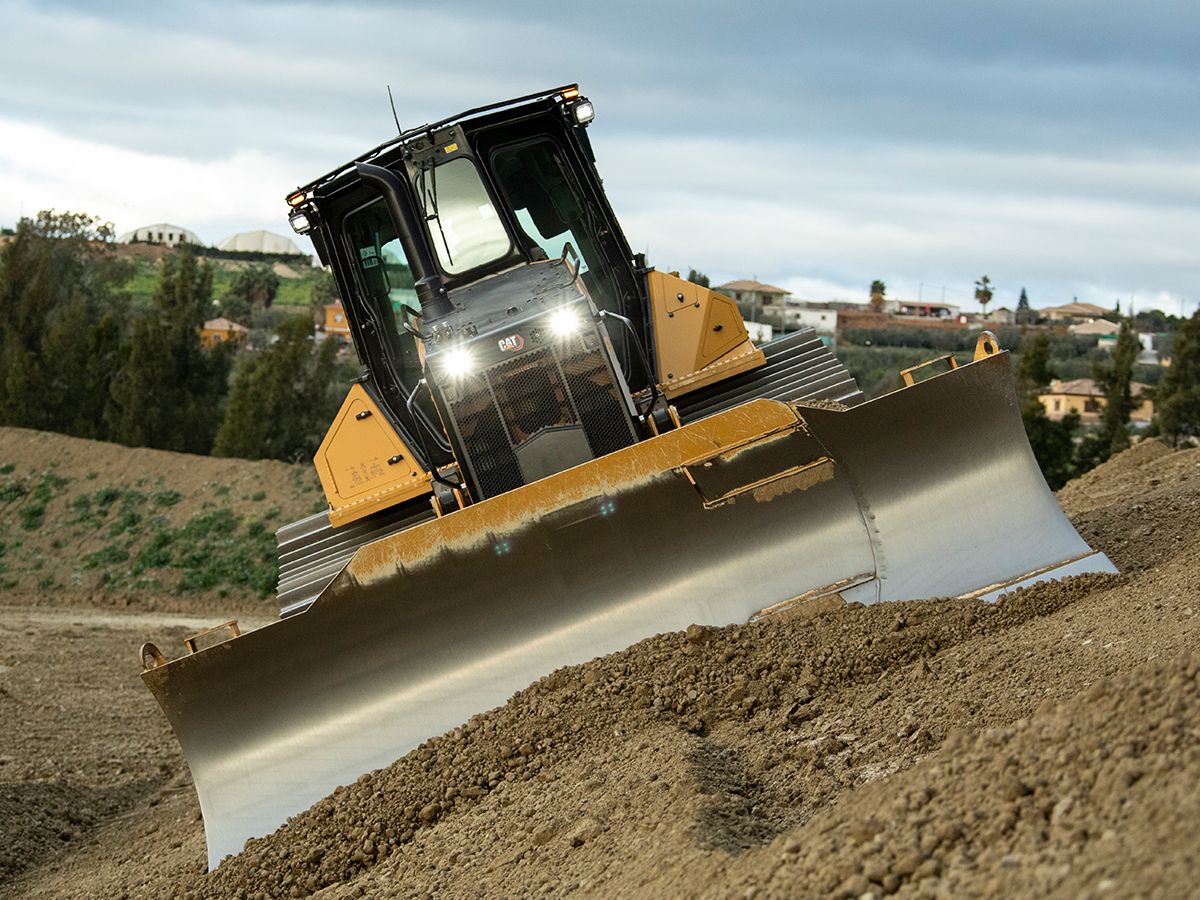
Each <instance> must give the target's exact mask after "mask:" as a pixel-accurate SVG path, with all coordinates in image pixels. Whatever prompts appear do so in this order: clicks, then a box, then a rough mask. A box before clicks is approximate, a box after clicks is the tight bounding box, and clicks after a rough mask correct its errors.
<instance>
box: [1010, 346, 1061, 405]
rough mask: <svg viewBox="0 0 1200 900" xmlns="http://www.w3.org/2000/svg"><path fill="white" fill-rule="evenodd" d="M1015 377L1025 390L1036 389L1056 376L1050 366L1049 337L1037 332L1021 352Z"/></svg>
mask: <svg viewBox="0 0 1200 900" xmlns="http://www.w3.org/2000/svg"><path fill="white" fill-rule="evenodd" d="M1017 377H1018V378H1019V379H1020V380H1021V382H1022V384H1023V385H1024V386H1025V389H1026V390H1033V391H1036V390H1037V389H1039V388H1044V387H1046V386H1047V385H1049V384H1050V382H1051V381H1053V380H1054V379H1055V378H1056V377H1057V376H1056V375H1055V373H1054V370H1053V369H1051V368H1050V338H1049V336H1048V335H1046V334H1045V333H1042V334H1039V335H1038V336H1037V337H1036V338H1034V339H1033V341H1032V342H1031V343H1030V344H1029V347H1028V349H1027V350H1025V352H1024V353H1022V354H1021V365H1020V367H1019V368H1018V370H1017Z"/></svg>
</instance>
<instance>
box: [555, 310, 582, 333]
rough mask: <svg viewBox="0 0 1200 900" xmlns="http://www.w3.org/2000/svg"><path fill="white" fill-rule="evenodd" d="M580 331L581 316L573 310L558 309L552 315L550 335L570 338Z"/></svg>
mask: <svg viewBox="0 0 1200 900" xmlns="http://www.w3.org/2000/svg"><path fill="white" fill-rule="evenodd" d="M578 330H579V314H578V313H577V312H575V310H573V309H566V308H563V309H556V310H555V311H554V312H552V313H551V314H550V333H551V334H553V335H554V336H555V337H560V338H565V337H570V336H571V335H573V334H574V333H575V332H577V331H578Z"/></svg>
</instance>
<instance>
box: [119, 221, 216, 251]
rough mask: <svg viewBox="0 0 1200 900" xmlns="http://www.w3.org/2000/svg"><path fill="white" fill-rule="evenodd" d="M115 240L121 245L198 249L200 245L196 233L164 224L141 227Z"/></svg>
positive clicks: (177, 226)
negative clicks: (157, 245) (155, 245)
mask: <svg viewBox="0 0 1200 900" xmlns="http://www.w3.org/2000/svg"><path fill="white" fill-rule="evenodd" d="M117 240H118V241H120V242H121V243H122V244H161V245H162V246H164V247H178V246H179V245H180V244H192V245H194V246H197V247H199V246H200V245H201V243H202V242H201V240H200V238H199V237H197V236H196V232H194V231H189V230H188V229H186V228H183V227H182V226H179V225H170V224H168V223H166V222H159V223H158V224H157V225H143V226H142V227H141V228H135V229H133V231H127V232H125V234H123V235H121V236H120V237H119V238H117Z"/></svg>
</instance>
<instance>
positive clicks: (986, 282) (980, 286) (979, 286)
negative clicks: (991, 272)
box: [975, 275, 992, 315]
mask: <svg viewBox="0 0 1200 900" xmlns="http://www.w3.org/2000/svg"><path fill="white" fill-rule="evenodd" d="M975 299H976V300H978V301H979V305H980V306H981V307H983V314H984V315H987V305H988V304H989V303H991V302H992V281H991V279H990V278H988V277H987V276H986V275H984V276H983V277H982V278H980V279H979V280H978V281H976V282H975Z"/></svg>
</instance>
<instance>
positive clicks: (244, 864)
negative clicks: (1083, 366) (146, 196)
mask: <svg viewBox="0 0 1200 900" xmlns="http://www.w3.org/2000/svg"><path fill="white" fill-rule="evenodd" d="M1060 501H1061V502H1062V504H1063V506H1064V508H1065V509H1066V511H1067V512H1068V514H1069V515H1070V516H1071V517H1072V518H1073V520H1074V521H1075V522H1076V523H1077V525H1078V527H1079V528H1080V530H1081V531H1082V532H1083V533H1084V534H1085V536H1086V537H1088V539H1089V540H1091V541H1092V542H1093V544H1094V546H1097V547H1098V548H1099V549H1103V550H1104V551H1106V552H1108V553H1109V554H1110V555H1111V556H1112V557H1113V559H1114V561H1115V562H1117V564H1118V565H1119V566H1121V567H1122V569H1123V571H1124V572H1125V574H1123V575H1120V576H1087V577H1083V578H1076V579H1071V580H1069V581H1067V582H1063V583H1058V584H1048V585H1039V586H1037V587H1035V588H1032V589H1029V590H1025V591H1022V592H1019V593H1017V594H1014V595H1011V596H1009V597H1008V598H1006V599H1005V600H1004V601H1003V602H1002V603H999V604H996V605H994V606H988V605H985V604H981V603H975V602H960V601H926V602H920V603H908V604H895V605H885V606H879V607H871V608H862V607H848V608H847V607H834V608H828V607H826V608H823V609H813V608H805V607H801V608H799V609H797V610H793V611H792V612H790V613H789V614H787V615H786V616H781V617H777V618H774V619H768V620H766V621H764V622H760V623H756V624H754V625H745V626H741V627H732V628H726V629H701V628H698V627H693V628H692V629H689V631H688V632H687V633H676V634H667V635H660V636H658V637H655V638H652V639H650V640H648V641H644V642H642V643H640V644H638V645H637V646H635V647H633V648H630V649H628V650H626V651H623V652H621V653H617V654H614V655H611V656H608V657H604V658H602V659H598V660H595V661H593V662H592V663H589V664H587V665H584V666H578V667H573V668H569V669H563V670H561V671H559V672H556V673H555V674H553V675H551V676H549V677H547V678H544V679H542V680H541V681H539V682H537V683H536V684H534V685H532V686H531V687H530V688H528V689H527V690H525V691H522V692H520V693H518V694H516V695H514V697H513V698H512V699H511V700H510V701H509V703H508V704H506V705H505V706H504V707H502V708H500V709H498V710H494V711H493V712H491V713H488V714H486V715H483V716H478V717H476V718H475V719H473V720H472V721H471V722H470V723H467V724H466V725H465V726H464V727H463V728H460V729H458V730H456V731H454V732H452V733H451V734H448V735H445V736H442V737H439V738H436V739H434V740H431V741H429V742H427V743H426V744H425V745H423V746H422V747H421V748H418V749H417V750H416V751H414V752H412V753H410V754H408V755H407V756H406V757H404V758H403V759H400V760H399V761H397V762H396V763H395V764H394V765H393V766H391V767H390V768H388V769H385V770H381V771H379V772H376V773H372V774H370V775H366V776H364V777H363V778H362V779H360V780H359V781H358V782H357V783H356V784H354V785H350V786H348V787H346V788H342V789H340V790H339V791H338V792H336V793H335V794H333V795H332V796H331V797H329V798H326V799H325V800H323V801H321V802H320V803H318V804H317V805H316V806H315V807H313V809H311V810H310V811H308V812H306V813H304V814H302V815H300V816H297V817H296V818H295V819H293V820H292V821H291V822H290V823H289V824H288V825H287V826H285V827H284V828H283V829H281V830H280V831H279V832H277V833H276V834H275V835H272V836H270V837H268V838H265V839H262V840H257V841H253V842H251V843H250V844H249V845H248V847H247V849H246V851H245V852H243V853H242V854H241V855H240V856H238V857H236V858H234V859H231V860H229V861H227V862H226V863H225V864H224V865H222V866H221V867H220V868H219V869H218V870H217V871H216V872H214V873H212V874H209V875H201V872H202V870H203V866H204V844H203V834H202V826H201V824H200V822H199V821H198V819H197V808H196V805H195V800H194V796H193V795H192V793H191V790H190V785H189V784H188V782H187V777H186V774H184V773H185V771H186V770H185V768H184V766H183V763H182V760H181V759H180V757H179V754H178V750H177V748H176V747H175V745H174V743H173V741H172V739H171V736H170V734H169V732H168V730H167V726H166V724H165V722H164V721H163V720H162V718H161V716H160V715H159V714H158V713H157V710H156V709H155V708H154V705H153V702H152V701H151V700H150V699H149V696H148V694H145V692H144V691H142V689H141V687H140V685H139V684H138V683H137V679H136V677H135V675H134V673H135V672H136V669H137V666H136V663H135V661H134V659H133V650H134V649H135V648H136V637H135V634H136V632H137V631H138V628H135V627H134V623H133V621H132V620H130V621H126V620H121V621H120V622H118V623H116V624H114V623H113V622H112V616H113V615H114V614H113V613H112V612H111V611H103V610H101V611H97V610H95V609H86V608H81V609H78V610H71V611H62V613H61V615H62V616H63V618H62V620H54V621H49V622H48V621H45V620H44V619H42V620H39V619H31V618H29V616H30V615H31V614H32V613H34V612H37V611H36V610H28V609H19V610H16V611H15V614H14V612H13V611H10V610H5V611H3V612H2V613H0V707H3V709H4V712H5V722H6V725H7V722H8V721H9V715H10V710H12V711H15V712H13V713H12V715H14V716H15V717H14V718H13V719H12V721H13V723H14V724H13V727H6V728H5V729H4V732H3V734H2V735H0V847H4V848H6V849H7V848H9V847H11V848H13V849H11V850H8V851H7V855H5V856H3V858H0V881H2V880H3V879H4V877H5V873H6V870H5V869H4V868H3V866H4V865H5V864H6V861H7V866H8V869H7V872H8V874H9V875H16V873H17V872H18V871H19V870H24V871H22V872H21V873H20V874H19V875H16V880H15V881H13V882H12V883H11V884H10V886H9V890H8V891H7V894H6V892H5V890H4V888H0V895H11V896H32V897H92V896H106V897H107V896H122V895H124V896H131V897H162V896H175V895H180V894H191V895H193V896H197V897H256V896H258V897H281V896H307V895H311V894H317V895H318V896H321V897H324V898H340V897H357V896H371V897H409V896H427V895H436V896H462V895H486V896H491V895H504V896H508V895H522V896H523V895H531V894H536V893H546V894H552V895H559V894H578V895H584V896H595V895H604V896H662V895H674V896H680V895H688V896H690V895H710V896H723V897H724V896H737V897H744V896H779V897H794V896H831V895H832V896H846V897H861V896H882V895H884V894H890V893H896V894H898V895H903V896H926V895H928V896H954V897H957V896H978V895H989V896H994V895H1056V896H1072V897H1076V896H1099V895H1101V894H1106V895H1108V896H1184V895H1187V894H1189V893H1191V892H1192V891H1193V890H1194V887H1193V886H1194V884H1195V882H1196V880H1197V877H1198V876H1200V851H1197V849H1196V843H1195V840H1194V837H1193V833H1194V823H1195V822H1196V821H1197V820H1198V819H1197V817H1198V816H1200V703H1198V702H1197V701H1198V700H1200V633H1198V631H1197V627H1196V622H1197V615H1196V613H1197V606H1200V603H1198V601H1200V591H1198V588H1200V573H1198V570H1197V566H1196V560H1197V558H1200V531H1198V530H1197V527H1196V526H1197V524H1198V523H1200V451H1196V450H1192V451H1180V452H1171V451H1169V450H1168V449H1167V448H1165V447H1163V446H1162V445H1160V444H1157V443H1154V442H1146V443H1144V444H1142V445H1140V446H1139V447H1137V448H1135V449H1134V450H1132V451H1130V452H1128V453H1126V454H1124V455H1122V456H1121V457H1118V458H1117V459H1115V460H1113V461H1111V462H1109V463H1108V464H1106V465H1105V466H1103V467H1101V468H1100V469H1098V470H1096V471H1095V472H1093V473H1090V474H1089V475H1088V476H1087V477H1086V478H1084V479H1081V480H1080V481H1079V482H1075V483H1073V484H1071V485H1068V486H1067V487H1066V488H1065V489H1064V490H1063V491H1062V493H1061V494H1060ZM56 612H57V611H56ZM101 613H103V615H104V616H106V618H105V619H104V620H103V623H100V622H99V621H97V620H95V619H92V618H89V617H92V616H95V615H99V614H101ZM23 616H24V618H22V617H23ZM72 616H74V617H76V618H74V619H72V618H71V617H72ZM142 624H144V623H142ZM166 624H168V623H166V622H164V623H162V627H165V625H166ZM138 627H141V625H140V624H139V626H138ZM144 630H145V629H144V628H142V631H143V632H144ZM123 659H128V660H129V663H128V664H126V663H123V662H121V660H123ZM84 685H86V687H84ZM72 817H73V819H72Z"/></svg>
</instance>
